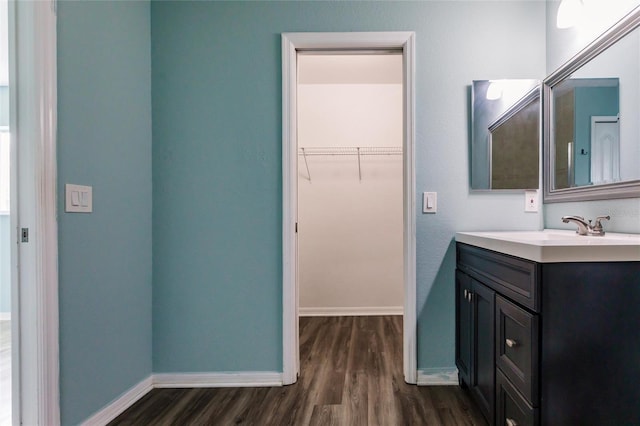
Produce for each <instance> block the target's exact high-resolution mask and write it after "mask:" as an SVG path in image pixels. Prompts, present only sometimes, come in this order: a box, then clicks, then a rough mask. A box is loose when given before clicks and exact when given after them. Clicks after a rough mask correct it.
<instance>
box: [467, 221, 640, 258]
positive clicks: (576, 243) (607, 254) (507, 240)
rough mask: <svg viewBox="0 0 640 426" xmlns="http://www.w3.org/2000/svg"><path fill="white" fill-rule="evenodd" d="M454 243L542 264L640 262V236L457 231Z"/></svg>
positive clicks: (552, 231) (547, 231)
mask: <svg viewBox="0 0 640 426" xmlns="http://www.w3.org/2000/svg"><path fill="white" fill-rule="evenodd" d="M456 241H458V242H461V243H465V244H470V245H473V246H477V247H482V248H485V249H488V250H493V251H497V252H500V253H504V254H508V255H511V256H516V257H521V258H524V259H529V260H533V261H536V262H541V263H558V262H628V261H640V234H618V233H613V232H611V233H606V234H605V235H603V236H584V235H578V234H577V233H576V232H575V231H566V230H557V229H545V230H544V231H495V232H458V233H457V234H456Z"/></svg>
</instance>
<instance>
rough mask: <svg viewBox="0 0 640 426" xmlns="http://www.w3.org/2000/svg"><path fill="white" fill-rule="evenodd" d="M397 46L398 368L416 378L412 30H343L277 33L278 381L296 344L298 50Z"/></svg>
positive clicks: (291, 374)
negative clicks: (400, 201) (400, 85)
mask: <svg viewBox="0 0 640 426" xmlns="http://www.w3.org/2000/svg"><path fill="white" fill-rule="evenodd" d="M300 49H307V50H314V49H315V50H320V49H336V50H339V49H348V50H371V49H399V50H402V56H403V64H404V69H403V73H404V96H403V113H404V114H403V115H404V119H403V121H404V122H403V174H404V175H403V192H404V206H403V216H404V225H403V227H404V231H403V234H404V240H403V241H404V242H403V252H404V321H403V324H404V330H403V371H404V379H405V381H406V382H407V383H416V380H417V359H416V358H417V349H416V324H417V322H416V321H417V319H416V211H415V186H416V185H415V170H414V163H415V162H414V150H415V130H414V120H415V99H414V98H415V33H413V32H348V33H283V34H282V203H283V206H282V208H283V211H282V261H283V264H282V267H283V270H282V274H283V277H282V278H283V282H282V289H283V292H282V293H283V298H282V316H283V318H282V341H283V348H282V350H283V352H282V354H283V356H282V381H283V384H285V385H287V384H291V383H295V382H296V380H297V376H298V367H299V366H298V364H299V362H300V356H299V348H298V331H297V323H298V309H297V302H298V293H297V291H298V285H297V284H298V283H297V262H296V244H297V238H296V237H297V236H296V229H295V227H296V221H297V217H298V173H297V169H298V153H297V145H298V144H297V133H296V132H297V120H296V111H297V93H296V92H297V90H296V89H297V79H298V74H297V50H300Z"/></svg>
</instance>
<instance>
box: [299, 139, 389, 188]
mask: <svg viewBox="0 0 640 426" xmlns="http://www.w3.org/2000/svg"><path fill="white" fill-rule="evenodd" d="M298 155H302V157H303V158H304V165H305V167H306V169H307V176H308V179H309V182H311V172H310V171H309V163H308V161H307V156H310V155H357V156H358V178H359V180H360V181H361V182H362V165H361V162H360V157H361V156H362V155H402V147H400V146H328V147H301V148H300V149H299V150H298Z"/></svg>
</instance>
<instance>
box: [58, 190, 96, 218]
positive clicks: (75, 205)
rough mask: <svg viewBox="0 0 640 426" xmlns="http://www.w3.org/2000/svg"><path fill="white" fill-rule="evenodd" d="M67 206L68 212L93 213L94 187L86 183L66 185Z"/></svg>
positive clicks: (65, 209) (66, 210)
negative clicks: (85, 184)
mask: <svg viewBox="0 0 640 426" xmlns="http://www.w3.org/2000/svg"><path fill="white" fill-rule="evenodd" d="M64 192H65V208H64V211H65V212H67V213H91V212H93V187H91V186H84V185H72V184H70V183H67V184H66V185H65V186H64Z"/></svg>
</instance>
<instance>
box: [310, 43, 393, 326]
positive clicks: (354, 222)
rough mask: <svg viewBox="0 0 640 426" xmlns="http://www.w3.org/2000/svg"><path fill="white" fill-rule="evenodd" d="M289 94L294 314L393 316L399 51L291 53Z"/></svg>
mask: <svg viewBox="0 0 640 426" xmlns="http://www.w3.org/2000/svg"><path fill="white" fill-rule="evenodd" d="M297 92H298V104H297V120H298V288H299V308H298V315H299V316H374V315H402V314H403V303H404V297H403V296H404V292H403V285H402V284H403V276H402V275H403V265H402V259H403V256H402V229H403V226H402V220H403V218H402V123H403V119H402V52H401V51H376V52H357V51H356V52H351V51H346V52H318V51H311V52H299V53H298V87H297Z"/></svg>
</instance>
